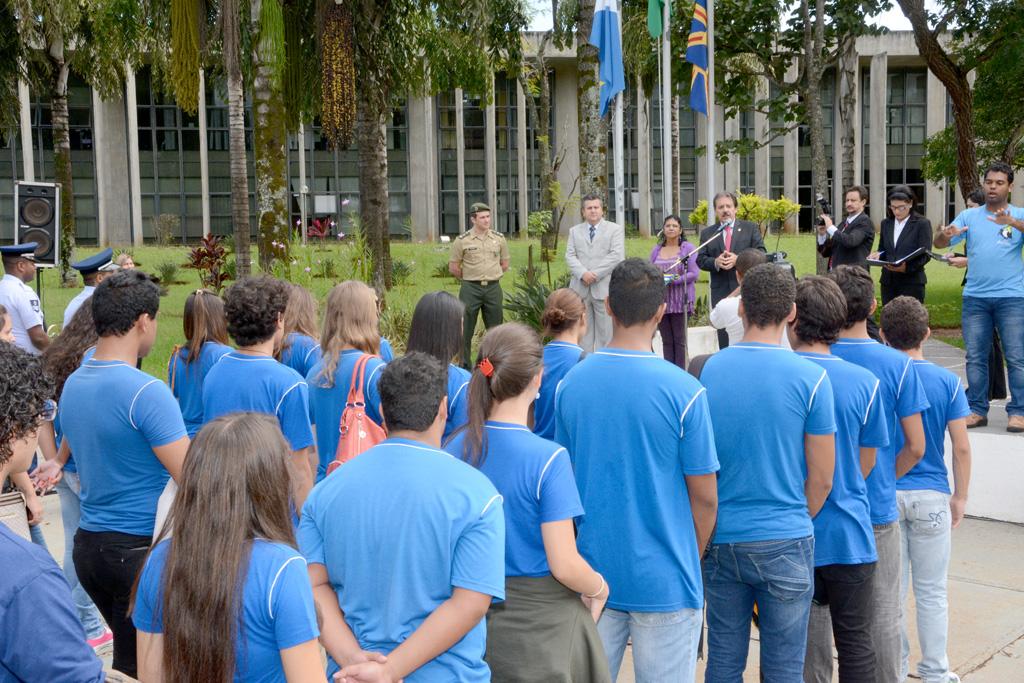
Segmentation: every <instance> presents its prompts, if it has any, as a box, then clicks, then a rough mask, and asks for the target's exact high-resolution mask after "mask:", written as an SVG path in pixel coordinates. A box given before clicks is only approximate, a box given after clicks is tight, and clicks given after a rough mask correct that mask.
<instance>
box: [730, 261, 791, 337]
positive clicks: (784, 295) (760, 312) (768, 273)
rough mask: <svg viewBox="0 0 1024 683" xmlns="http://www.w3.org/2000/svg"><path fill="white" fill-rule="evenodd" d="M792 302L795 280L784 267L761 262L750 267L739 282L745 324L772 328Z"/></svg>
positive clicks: (782, 317) (785, 315)
mask: <svg viewBox="0 0 1024 683" xmlns="http://www.w3.org/2000/svg"><path fill="white" fill-rule="evenodd" d="M794 301H796V280H794V279H793V275H792V274H791V273H790V272H789V271H788V270H786V269H785V268H779V267H778V266H777V265H775V264H774V263H762V264H761V265H759V266H754V267H753V268H751V269H750V270H749V271H748V272H747V273H746V275H744V276H743V282H742V284H740V304H741V305H742V306H743V312H744V315H745V318H746V319H745V320H744V323H745V324H749V325H753V326H754V327H760V328H765V327H772V326H773V325H778V324H779V323H781V322H784V321H785V320H786V318H788V317H789V313H790V311H792V310H793V302H794Z"/></svg>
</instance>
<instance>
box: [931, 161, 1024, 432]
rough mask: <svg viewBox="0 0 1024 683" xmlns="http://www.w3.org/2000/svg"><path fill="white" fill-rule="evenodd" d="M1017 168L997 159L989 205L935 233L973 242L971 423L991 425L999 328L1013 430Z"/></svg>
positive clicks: (1022, 243)
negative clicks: (992, 362) (1013, 195)
mask: <svg viewBox="0 0 1024 683" xmlns="http://www.w3.org/2000/svg"><path fill="white" fill-rule="evenodd" d="M1012 184H1013V168H1011V167H1010V166H1009V165H1008V164H1005V163H1003V162H1001V161H1000V162H996V163H994V164H992V165H991V166H989V167H988V170H986V171H985V182H984V185H985V205H984V206H978V207H975V208H973V209H967V210H965V211H961V212H960V215H959V216H957V217H956V218H955V219H953V222H952V223H951V224H950V225H948V226H946V227H945V228H943V229H942V230H941V231H939V233H938V234H937V235H936V236H935V246H937V247H945V246H949V245H953V244H957V243H958V242H962V241H966V242H967V261H968V263H970V269H969V270H968V271H967V285H966V286H965V287H964V304H963V336H964V343H965V345H966V346H967V400H968V402H969V403H970V406H971V414H970V415H968V416H967V427H968V429H970V428H972V427H983V426H985V425H986V424H988V382H989V374H988V373H989V368H988V363H989V350H990V349H991V348H992V328H993V326H995V327H997V328H999V339H1000V341H1001V342H1002V344H1003V355H1004V356H1005V357H1006V365H1007V367H1008V368H1009V376H1010V401H1009V403H1007V404H1006V414H1007V416H1008V417H1009V420H1008V421H1007V425H1006V431H1008V432H1018V433H1019V432H1024V259H1022V252H1021V250H1022V248H1024V208H1021V207H1019V206H1013V205H1012V204H1010V203H1009V202H1008V201H1007V199H1008V198H1009V196H1010V186H1011V185H1012Z"/></svg>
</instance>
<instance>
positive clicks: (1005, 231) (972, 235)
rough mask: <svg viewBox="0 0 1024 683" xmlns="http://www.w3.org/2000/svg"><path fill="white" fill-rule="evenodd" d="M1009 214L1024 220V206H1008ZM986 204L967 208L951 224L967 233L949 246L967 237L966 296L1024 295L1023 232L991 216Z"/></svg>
mask: <svg viewBox="0 0 1024 683" xmlns="http://www.w3.org/2000/svg"><path fill="white" fill-rule="evenodd" d="M1008 208H1009V210H1010V215H1011V216H1013V217H1014V218H1016V219H1018V220H1024V208H1021V207H1019V206H1012V205H1008ZM994 215H995V214H993V213H991V212H990V211H989V210H988V208H987V207H984V206H976V207H974V208H973V209H965V210H964V211H961V212H960V215H959V216H957V217H956V218H954V219H953V223H952V225H955V226H957V227H960V228H963V227H966V228H967V232H965V233H963V234H962V235H957V236H956V237H954V238H953V239H951V240H950V241H949V243H950V245H954V244H958V243H959V242H961V241H963V240H967V259H968V260H969V261H970V264H971V267H970V268H969V269H968V270H967V285H966V286H965V287H964V296H977V297H990V298H1007V297H1024V260H1022V256H1021V248H1022V247H1024V232H1021V231H1020V230H1017V229H1016V228H1013V227H1011V226H1009V225H999V224H998V223H996V222H994V221H990V220H989V219H988V217H989V216H994Z"/></svg>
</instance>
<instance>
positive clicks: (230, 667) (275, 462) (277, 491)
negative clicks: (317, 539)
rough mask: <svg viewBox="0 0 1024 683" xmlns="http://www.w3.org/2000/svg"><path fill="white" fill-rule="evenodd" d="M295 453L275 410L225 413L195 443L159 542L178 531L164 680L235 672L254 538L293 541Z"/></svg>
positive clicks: (166, 576) (167, 601)
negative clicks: (292, 456)
mask: <svg viewBox="0 0 1024 683" xmlns="http://www.w3.org/2000/svg"><path fill="white" fill-rule="evenodd" d="M288 457H289V446H288V444H287V443H286V442H285V440H284V437H283V436H282V435H281V430H280V428H279V427H278V424H277V420H276V419H274V418H273V417H270V416H267V415H262V414H256V413H235V414H232V415H226V416H224V417H220V418H217V419H216V420H213V421H212V422H210V423H208V424H207V425H206V426H205V427H203V429H202V431H200V432H199V434H198V435H197V436H196V439H195V441H193V442H192V444H191V445H190V446H189V449H188V453H187V455H186V456H185V463H184V466H183V468H182V474H181V482H180V483H181V487H180V488H179V489H178V493H177V496H176V497H175V499H174V503H173V504H172V505H171V511H170V514H169V516H168V518H167V522H166V524H165V525H164V528H163V531H161V533H160V536H159V537H158V538H157V539H156V541H155V542H154V544H153V547H156V545H157V544H159V543H160V542H161V541H163V540H164V539H165V538H167V536H168V535H170V547H169V548H168V550H167V560H166V563H165V565H164V570H163V575H162V576H161V577H160V587H161V590H162V601H161V608H162V610H163V611H162V627H163V679H164V680H166V681H204V682H209V683H230V681H231V680H232V679H233V677H234V672H235V667H236V662H235V648H234V646H233V645H232V643H234V642H236V638H237V636H238V633H239V632H240V631H241V629H242V628H243V624H242V589H243V586H244V585H245V578H246V574H247V572H248V566H249V557H250V554H251V550H252V544H253V540H254V539H256V538H261V539H266V540H268V541H276V542H279V543H286V544H288V545H290V546H292V547H295V532H294V531H293V529H292V520H291V512H290V500H291V496H290V491H291V485H290V479H289V469H288V464H287V463H288ZM172 530H173V535H171V532H172ZM137 590H138V584H137V583H136V587H135V591H133V597H132V602H133V604H134V600H135V592H137Z"/></svg>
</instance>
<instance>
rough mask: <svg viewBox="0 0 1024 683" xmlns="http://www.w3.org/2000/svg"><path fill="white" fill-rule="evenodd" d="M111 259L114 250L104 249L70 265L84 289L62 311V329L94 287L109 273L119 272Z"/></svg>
mask: <svg viewBox="0 0 1024 683" xmlns="http://www.w3.org/2000/svg"><path fill="white" fill-rule="evenodd" d="M113 258H114V250H113V249H104V250H103V251H101V252H100V253H98V254H96V255H95V256H90V257H89V258H86V259H82V260H81V261H78V262H77V263H72V264H71V267H72V268H74V269H75V270H77V271H78V272H79V273H81V274H82V282H83V283H85V287H84V288H83V289H82V291H81V292H79V293H78V295H77V296H75V298H74V299H72V300H71V302H70V303H68V307H67V308H65V309H64V325H63V326H64V327H67V326H68V323H69V322H71V318H72V317H73V316H74V315H75V313H77V312H78V309H79V308H81V307H82V304H83V303H85V302H86V300H87V299H88V298H89V297H91V296H92V293H93V292H94V291H96V285H98V284H99V283H101V282H103V278H105V277H106V276H107V275H109V274H110V273H113V272H115V271H117V270H120V266H118V265H116V264H115V263H114V261H113Z"/></svg>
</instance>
